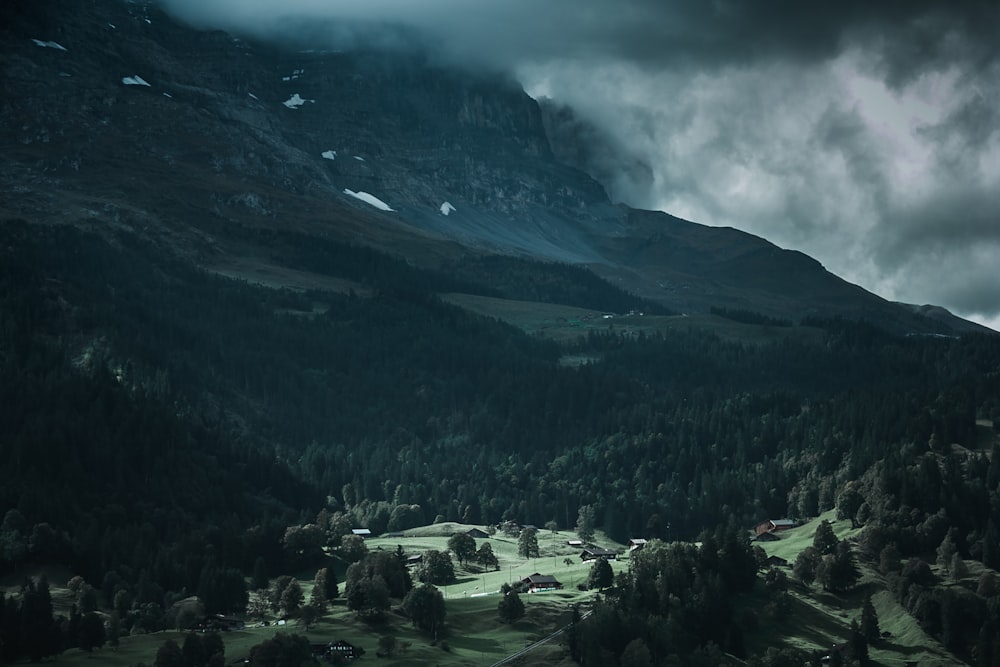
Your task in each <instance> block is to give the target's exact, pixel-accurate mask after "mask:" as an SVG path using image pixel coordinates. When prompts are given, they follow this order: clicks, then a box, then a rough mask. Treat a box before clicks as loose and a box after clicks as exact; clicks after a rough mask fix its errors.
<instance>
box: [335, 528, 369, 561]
mask: <svg viewBox="0 0 1000 667" xmlns="http://www.w3.org/2000/svg"><path fill="white" fill-rule="evenodd" d="M367 553H368V545H367V544H365V540H364V538H363V537H361V536H360V535H346V536H344V538H343V539H342V540H341V541H340V555H341V556H342V557H343V559H344V560H346V561H347V562H348V563H357V562H358V561H360V560H362V559H363V558H364V557H365V555H366V554H367Z"/></svg>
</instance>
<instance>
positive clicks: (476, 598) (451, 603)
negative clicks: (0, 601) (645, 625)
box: [47, 523, 627, 667]
mask: <svg viewBox="0 0 1000 667" xmlns="http://www.w3.org/2000/svg"><path fill="white" fill-rule="evenodd" d="M470 527H471V526H463V525H461V524H455V523H443V524H436V525H433V526H425V527H422V528H418V529H414V530H410V531H406V532H405V533H404V536H403V537H376V538H372V539H370V540H368V542H367V544H368V548H369V550H377V549H383V550H389V551H395V550H396V547H397V545H401V546H402V547H403V549H404V551H406V552H407V553H408V554H409V553H421V552H423V551H426V550H429V549H437V550H439V551H445V550H447V548H448V547H447V543H448V539H449V538H450V537H451V535H453V534H454V533H455V532H458V531H464V530H468V529H469V528H470ZM571 539H576V536H575V535H574V534H571V533H568V532H560V533H552V532H550V531H547V530H542V531H539V533H538V544H539V551H540V554H541V555H540V556H539V557H538V558H532V559H528V560H524V559H522V558H520V557H519V556H518V555H517V538H511V537H505V536H502V535H499V534H498V535H497V536H494V537H491V538H487V539H482V540H477V541H476V543H477V545H480V544H482V543H483V542H484V541H488V542H489V543H490V544H491V546H492V547H493V551H494V553H495V554H496V556H497V558H498V559H499V561H500V567H499V569H498V570H490V571H485V572H484V571H482V570H481V568H479V567H478V566H476V565H467V566H459V565H458V563H456V564H455V573H456V581H455V583H453V584H450V585H448V586H441V587H440V589H441V591H442V593H443V594H444V596H445V608H446V610H447V617H446V625H447V634H446V636H444V637H442V639H443V642H438V643H437V644H436V645H434V644H433V643H432V641H431V640H430V639H429V638H428V637H426V636H424V635H421V634H420V633H418V632H417V631H416V630H414V629H413V628H412V626H411V625H410V622H409V620H408V619H406V618H404V617H403V616H402V615H401V614H399V613H398V612H396V611H395V610H394V611H391V612H390V613H389V614H387V616H386V619H385V620H384V621H383V622H381V623H375V624H370V623H365V622H363V621H360V620H358V619H357V618H356V616H355V615H354V613H353V612H351V611H349V610H348V609H347V608H346V607H345V606H344V602H343V600H338V601H337V603H336V604H334V605H333V606H332V607H331V608H330V610H329V611H328V613H327V614H326V615H325V616H324V617H323V618H322V619H321V621H320V622H318V623H317V624H315V625H314V626H312V627H311V628H310V629H309V631H308V632H305V631H304V630H302V628H300V627H299V626H297V625H296V624H294V623H290V624H289V625H286V626H283V627H282V626H276V625H269V626H267V627H248V628H245V629H243V630H239V631H233V632H225V633H223V635H222V637H223V640H224V641H225V644H226V662H227V664H231V663H232V662H233V661H234V660H237V659H241V658H243V657H245V656H247V655H248V654H249V652H250V648H251V647H252V646H254V645H256V644H259V643H260V642H262V641H264V640H265V639H268V638H269V637H271V636H273V635H274V634H275V632H278V631H285V632H290V633H298V634H305V635H307V636H308V637H309V639H310V641H315V642H325V641H335V640H338V639H344V640H347V641H349V642H350V643H352V644H354V645H356V646H361V647H363V648H364V649H365V652H366V655H365V660H372V661H374V660H377V661H378V663H379V664H384V665H400V666H404V665H455V666H459V665H489V664H492V663H494V662H496V661H497V660H500V659H501V658H503V657H505V656H507V655H509V654H511V653H513V652H515V651H517V650H519V649H521V648H523V647H524V646H525V645H527V644H531V643H533V642H535V641H537V640H538V639H540V638H542V637H544V636H546V635H548V634H549V633H551V632H553V631H555V630H556V629H558V628H560V627H562V626H563V625H565V624H566V623H567V622H569V619H570V618H571V615H572V607H573V605H574V604H577V603H580V604H583V605H586V604H587V602H588V601H589V600H590V599H591V597H592V596H593V592H592V591H579V590H577V588H576V585H577V584H580V583H584V582H586V580H587V575H588V574H589V572H590V567H591V565H590V564H589V563H588V564H584V563H582V562H581V561H580V558H579V554H580V549H579V548H577V547H570V546H569V545H568V544H566V543H567V541H568V540H571ZM597 543H598V544H600V545H601V546H605V547H608V548H618V549H622V550H624V547H623V546H622V545H620V544H616V543H614V542H612V541H610V540H607V539H605V538H604V536H603V535H599V536H598V539H597ZM567 558H569V559H571V561H572V564H571V565H567V564H566V563H565V559H567ZM626 566H627V564H626V563H625V562H618V563H614V564H613V567H614V568H615V569H616V571H617V570H620V569H622V568H624V567H626ZM535 572H539V573H541V574H550V575H553V576H555V577H556V578H557V579H558V580H559V581H560V582H562V583H563V584H564V586H565V589H564V590H561V591H552V592H545V593H536V594H530V595H522V596H521V599H522V600H523V601H524V605H525V616H524V618H522V619H520V620H519V621H517V622H515V623H513V624H511V625H508V624H505V623H503V622H501V621H500V619H499V616H498V615H497V611H496V609H497V604H498V603H499V601H500V597H499V595H498V591H499V590H500V587H501V586H502V585H503V584H504V583H512V582H515V581H518V580H519V579H523V578H525V577H527V576H528V575H530V574H533V573H535ZM53 574H56V575H57V576H55V577H51V576H50V577H49V578H50V580H51V581H52V592H53V598H54V601H55V602H56V605H57V612H58V613H68V608H69V604H71V600H70V596H69V593H68V591H66V589H65V583H66V580H67V579H68V573H53ZM299 574H300V575H302V576H300V580H301V583H302V587H303V591H304V593H305V596H306V599H308V598H309V594H310V591H311V589H312V581H310V580H308V579H307V578H306V577H309V576H311V574H305V573H299ZM340 578H341V581H343V577H342V575H341V577H340ZM342 587H343V586H342V585H341V588H342ZM64 606H65V607H66V609H65V610H63V609H62V607H64ZM184 634H185V633H182V632H173V631H169V632H158V633H154V634H149V635H138V636H134V637H123V638H122V639H121V645H120V646H119V648H118V649H115V650H113V649H111V648H109V647H104V648H102V649H99V650H96V651H94V652H93V653H89V654H88V653H84V652H83V651H80V650H78V649H72V650H69V651H66V652H65V653H63V654H62V655H60V656H58V657H56V658H55V659H53V660H51V661H47V664H51V665H58V666H66V667H75V666H83V665H109V666H110V667H130V666H131V665H135V664H138V663H140V662H143V663H145V664H146V665H152V664H153V662H154V660H155V657H156V651H157V649H158V648H159V647H160V646H162V645H163V643H164V642H165V641H166V640H167V639H173V640H175V641H176V642H177V643H178V644H182V643H183V641H184ZM388 634H391V635H393V636H395V637H396V640H397V642H398V643H399V644H400V645H402V646H405V648H404V649H403V650H402V651H401V652H400V653H399V654H398V655H396V656H394V657H393V658H377V657H376V655H375V654H376V651H377V650H378V641H379V638H380V637H382V636H383V635H388ZM444 646H447V650H445V648H444ZM545 651H546V653H547V654H548V655H556V656H558V654H559V653H561V651H562V649H561V645H559V644H558V643H556V644H555V645H554V646H549V647H547V648H546V649H545Z"/></svg>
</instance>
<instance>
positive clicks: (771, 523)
mask: <svg viewBox="0 0 1000 667" xmlns="http://www.w3.org/2000/svg"><path fill="white" fill-rule="evenodd" d="M794 527H795V522H794V521H792V520H791V519H767V520H765V521H761V522H760V523H758V524H757V525H756V526H754V527H753V532H754V533H755V534H756V535H757V536H758V537H759V536H760V535H763V534H764V533H777V532H780V531H782V530H788V529H789V528H794Z"/></svg>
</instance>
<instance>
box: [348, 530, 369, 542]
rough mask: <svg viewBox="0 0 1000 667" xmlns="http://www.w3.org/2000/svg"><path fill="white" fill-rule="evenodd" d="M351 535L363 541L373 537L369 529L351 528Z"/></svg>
mask: <svg viewBox="0 0 1000 667" xmlns="http://www.w3.org/2000/svg"><path fill="white" fill-rule="evenodd" d="M351 535H357V536H358V537H360V538H361V539H363V540H367V539H368V538H369V537H371V536H372V531H370V530H368V529H367V528H351Z"/></svg>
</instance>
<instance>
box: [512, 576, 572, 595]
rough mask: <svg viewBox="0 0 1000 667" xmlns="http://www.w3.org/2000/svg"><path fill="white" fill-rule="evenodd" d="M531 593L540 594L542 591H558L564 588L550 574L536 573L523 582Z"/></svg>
mask: <svg viewBox="0 0 1000 667" xmlns="http://www.w3.org/2000/svg"><path fill="white" fill-rule="evenodd" d="M521 583H522V584H524V586H525V588H526V590H527V591H528V592H529V593H540V592H541V591H557V590H559V589H560V588H562V587H563V585H562V584H561V583H559V582H558V581H556V578H555V577H553V576H551V575H548V574H539V573H537V572H535V573H534V574H532V575H529V576H527V577H525V578H524V579H522V580H521Z"/></svg>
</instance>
